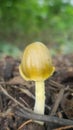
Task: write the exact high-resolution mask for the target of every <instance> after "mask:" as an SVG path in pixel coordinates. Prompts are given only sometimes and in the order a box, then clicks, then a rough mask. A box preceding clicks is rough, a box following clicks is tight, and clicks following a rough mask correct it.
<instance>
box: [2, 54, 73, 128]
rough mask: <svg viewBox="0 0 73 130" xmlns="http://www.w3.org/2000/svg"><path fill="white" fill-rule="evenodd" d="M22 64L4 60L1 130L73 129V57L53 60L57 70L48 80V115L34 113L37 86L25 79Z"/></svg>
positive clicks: (14, 60) (46, 86) (18, 61)
mask: <svg viewBox="0 0 73 130" xmlns="http://www.w3.org/2000/svg"><path fill="white" fill-rule="evenodd" d="M19 64H20V59H14V58H13V57H11V56H6V57H4V58H3V57H2V59H1V60H0V130H37V129H38V130H73V54H68V55H56V56H54V57H53V64H54V66H55V68H56V70H55V72H54V74H53V76H52V77H51V78H49V79H47V80H46V81H45V95H46V101H45V113H44V115H38V114H35V113H34V112H33V107H34V103H35V96H34V95H35V94H34V93H35V87H34V86H35V84H34V82H33V81H28V82H27V81H25V80H23V79H22V78H21V76H20V74H19V69H18V68H19ZM35 120H38V122H35ZM39 121H43V122H44V125H40V124H39Z"/></svg>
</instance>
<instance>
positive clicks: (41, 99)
mask: <svg viewBox="0 0 73 130" xmlns="http://www.w3.org/2000/svg"><path fill="white" fill-rule="evenodd" d="M54 71H55V67H54V66H53V65H52V61H51V56H50V54H49V50H48V48H47V47H46V46H45V45H44V44H43V43H41V42H34V43H31V44H30V45H28V46H27V47H26V48H25V50H24V53H23V57H22V61H21V64H20V66H19V72H20V75H21V76H22V77H23V78H24V79H25V80H27V81H28V80H32V81H35V106H34V112H35V113H38V114H44V109H45V84H44V80H46V79H47V78H49V77H50V76H51V75H52V74H53V72H54ZM42 124H43V123H42Z"/></svg>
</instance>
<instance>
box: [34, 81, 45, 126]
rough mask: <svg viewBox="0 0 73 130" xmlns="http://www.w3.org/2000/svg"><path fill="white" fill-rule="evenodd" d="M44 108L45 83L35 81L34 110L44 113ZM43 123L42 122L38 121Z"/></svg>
mask: <svg viewBox="0 0 73 130" xmlns="http://www.w3.org/2000/svg"><path fill="white" fill-rule="evenodd" d="M44 110H45V84H44V81H35V106H34V112H35V113H38V114H42V115H44ZM39 123H40V124H43V122H39Z"/></svg>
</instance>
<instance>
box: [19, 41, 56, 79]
mask: <svg viewBox="0 0 73 130" xmlns="http://www.w3.org/2000/svg"><path fill="white" fill-rule="evenodd" d="M54 70H55V67H53V65H52V62H51V57H50V54H49V50H48V48H47V47H46V46H45V45H44V44H43V43H41V42H35V43H32V44H30V45H28V46H27V47H26V48H25V50H24V53H23V57H22V61H21V64H20V66H19V71H20V74H21V76H22V77H23V78H24V79H25V80H33V81H41V80H46V79H47V78H48V77H50V76H51V75H52V74H53V72H54Z"/></svg>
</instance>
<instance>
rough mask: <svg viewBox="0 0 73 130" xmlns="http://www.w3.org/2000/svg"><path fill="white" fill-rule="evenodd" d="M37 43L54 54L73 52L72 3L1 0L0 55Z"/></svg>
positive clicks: (17, 52) (12, 53)
mask: <svg viewBox="0 0 73 130" xmlns="http://www.w3.org/2000/svg"><path fill="white" fill-rule="evenodd" d="M34 41H40V42H43V43H45V44H46V45H47V46H48V47H49V48H50V50H51V53H52V54H53V55H55V54H56V53H59V54H66V53H71V52H72V51H73V0H0V56H1V55H2V54H7V55H13V56H15V57H17V56H19V55H20V53H21V52H22V50H23V48H24V47H25V46H26V45H27V44H29V43H32V42H34Z"/></svg>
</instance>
